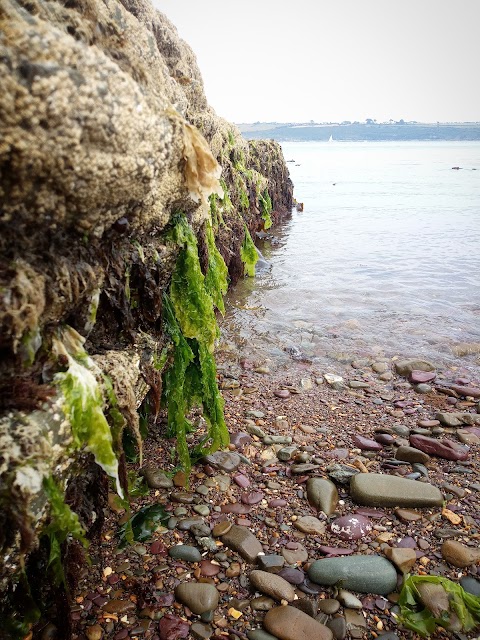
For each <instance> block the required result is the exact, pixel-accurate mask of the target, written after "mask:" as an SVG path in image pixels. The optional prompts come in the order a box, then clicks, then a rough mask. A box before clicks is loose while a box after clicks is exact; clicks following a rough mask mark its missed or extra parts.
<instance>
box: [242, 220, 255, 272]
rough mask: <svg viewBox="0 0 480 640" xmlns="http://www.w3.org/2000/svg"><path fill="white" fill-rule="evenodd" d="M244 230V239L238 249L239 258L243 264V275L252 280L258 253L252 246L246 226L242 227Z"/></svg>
mask: <svg viewBox="0 0 480 640" xmlns="http://www.w3.org/2000/svg"><path fill="white" fill-rule="evenodd" d="M244 230H245V238H244V240H243V243H242V247H241V249H240V257H241V259H242V262H243V268H244V273H245V275H246V276H250V278H253V277H254V276H255V265H256V264H257V261H258V253H257V249H256V247H255V245H254V244H253V240H252V236H251V235H250V231H249V230H248V229H247V225H244Z"/></svg>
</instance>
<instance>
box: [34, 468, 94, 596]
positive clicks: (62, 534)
mask: <svg viewBox="0 0 480 640" xmlns="http://www.w3.org/2000/svg"><path fill="white" fill-rule="evenodd" d="M43 488H44V490H45V493H46V495H47V498H48V501H49V503H50V523H49V524H48V525H47V526H46V527H45V529H44V530H43V535H45V536H47V537H48V539H49V542H50V553H49V557H48V568H49V570H50V571H51V572H52V574H53V577H54V581H55V582H56V583H57V584H60V583H63V584H65V575H64V573H63V564H62V551H61V545H62V544H63V543H64V542H65V540H66V539H67V538H68V536H72V538H75V540H78V541H79V542H81V543H82V545H83V546H84V547H85V548H88V541H87V539H86V538H85V531H84V529H83V527H82V526H81V524H80V521H79V519H78V516H77V514H76V513H74V512H73V511H72V510H71V509H70V507H69V506H68V505H67V504H65V500H64V497H63V493H62V491H61V489H60V487H59V486H58V485H57V483H56V482H55V480H54V479H53V478H52V477H51V476H49V477H47V478H44V479H43Z"/></svg>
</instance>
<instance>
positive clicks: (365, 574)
mask: <svg viewBox="0 0 480 640" xmlns="http://www.w3.org/2000/svg"><path fill="white" fill-rule="evenodd" d="M308 577H309V578H310V580H311V581H312V582H316V583H317V584H323V585H329V586H330V585H336V584H339V585H341V586H342V587H343V588H345V589H351V590H352V591H359V592H360V593H375V594H379V595H386V594H388V593H390V592H391V591H393V590H394V589H395V587H396V584H397V572H396V571H395V567H394V566H393V565H392V564H391V563H390V562H389V561H388V560H387V559H386V558H383V557H381V556H373V555H372V556H343V557H341V558H324V559H323V560H316V561H315V562H313V563H312V564H311V565H310V568H309V570H308Z"/></svg>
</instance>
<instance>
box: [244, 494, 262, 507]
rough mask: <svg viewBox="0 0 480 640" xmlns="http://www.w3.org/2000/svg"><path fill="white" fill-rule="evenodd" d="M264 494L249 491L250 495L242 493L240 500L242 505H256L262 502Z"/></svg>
mask: <svg viewBox="0 0 480 640" xmlns="http://www.w3.org/2000/svg"><path fill="white" fill-rule="evenodd" d="M264 497H265V494H264V493H262V491H251V492H250V493H242V495H241V496H240V500H241V501H242V502H243V504H250V505H251V504H258V503H259V502H261V501H262V500H263V498H264Z"/></svg>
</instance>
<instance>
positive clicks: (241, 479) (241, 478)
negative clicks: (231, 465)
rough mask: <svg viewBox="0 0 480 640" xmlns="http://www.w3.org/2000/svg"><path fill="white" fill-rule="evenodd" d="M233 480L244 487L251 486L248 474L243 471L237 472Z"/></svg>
mask: <svg viewBox="0 0 480 640" xmlns="http://www.w3.org/2000/svg"><path fill="white" fill-rule="evenodd" d="M233 481H234V482H235V484H236V485H238V486H239V487H241V488H242V489H246V488H247V487H249V486H250V479H249V478H247V476H245V475H243V473H237V474H236V475H234V476H233Z"/></svg>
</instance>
